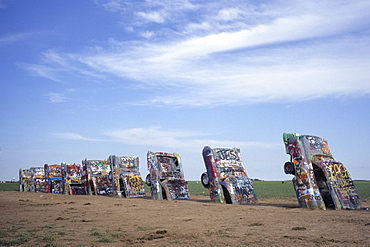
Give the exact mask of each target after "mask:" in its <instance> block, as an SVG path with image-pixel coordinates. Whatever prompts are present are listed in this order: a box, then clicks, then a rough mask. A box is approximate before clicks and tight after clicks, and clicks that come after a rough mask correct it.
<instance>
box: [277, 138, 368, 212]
mask: <svg viewBox="0 0 370 247" xmlns="http://www.w3.org/2000/svg"><path fill="white" fill-rule="evenodd" d="M283 140H284V145H285V149H286V153H287V154H289V155H290V161H288V162H286V163H285V164H284V172H285V173H286V174H291V175H294V177H293V179H292V181H293V185H294V190H295V191H296V195H297V199H298V203H299V206H300V207H303V208H312V209H316V208H319V209H327V208H333V209H358V208H360V207H361V202H360V199H359V196H358V193H357V191H356V188H355V185H354V183H353V181H352V179H351V176H350V174H349V172H348V170H347V169H346V168H345V166H344V165H343V164H342V163H341V162H339V161H336V160H335V159H334V157H333V155H332V153H331V151H330V149H329V146H328V143H327V141H326V140H325V139H323V138H321V137H317V136H312V135H302V134H296V133H284V134H283Z"/></svg>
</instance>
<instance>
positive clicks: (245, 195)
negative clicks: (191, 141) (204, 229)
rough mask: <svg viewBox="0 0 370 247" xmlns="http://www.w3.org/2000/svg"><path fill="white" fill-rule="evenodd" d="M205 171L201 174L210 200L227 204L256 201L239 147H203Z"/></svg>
mask: <svg viewBox="0 0 370 247" xmlns="http://www.w3.org/2000/svg"><path fill="white" fill-rule="evenodd" d="M202 154H203V159H204V164H205V166H206V170H207V172H204V173H203V174H202V175H201V182H202V185H203V186H204V187H205V188H207V189H208V191H209V195H210V198H211V200H212V201H215V202H221V203H224V202H226V203H228V204H250V203H256V202H258V199H257V196H256V193H255V190H254V186H253V183H252V181H251V179H250V178H249V177H248V175H247V172H246V170H245V168H244V166H243V161H242V158H241V154H240V149H239V148H233V149H229V148H211V147H209V146H205V147H204V148H203V152H202Z"/></svg>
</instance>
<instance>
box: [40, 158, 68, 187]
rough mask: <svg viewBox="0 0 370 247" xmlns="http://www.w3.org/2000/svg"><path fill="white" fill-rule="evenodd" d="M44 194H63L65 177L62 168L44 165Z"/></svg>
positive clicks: (56, 165) (55, 165)
mask: <svg viewBox="0 0 370 247" xmlns="http://www.w3.org/2000/svg"><path fill="white" fill-rule="evenodd" d="M44 170H45V185H46V193H57V194H64V190H65V177H64V171H63V167H62V166H61V165H58V164H54V165H48V164H45V165H44Z"/></svg>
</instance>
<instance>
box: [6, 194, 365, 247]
mask: <svg viewBox="0 0 370 247" xmlns="http://www.w3.org/2000/svg"><path fill="white" fill-rule="evenodd" d="M362 204H363V207H370V203H369V202H367V201H362ZM0 223H1V225H0V243H1V244H0V246H1V245H8V246H9V245H14V246H16V245H18V246H370V211H369V210H364V209H361V210H340V211H335V210H326V211H323V210H310V209H303V208H299V207H298V204H297V201H296V199H295V198H288V199H260V202H259V203H258V204H257V205H228V204H219V203H213V202H211V201H210V200H209V197H208V196H194V195H193V196H191V200H190V201H158V200H152V199H151V198H150V197H149V196H147V197H145V198H114V197H103V196H76V195H73V196H70V195H59V194H44V193H33V192H23V193H21V192H15V191H0Z"/></svg>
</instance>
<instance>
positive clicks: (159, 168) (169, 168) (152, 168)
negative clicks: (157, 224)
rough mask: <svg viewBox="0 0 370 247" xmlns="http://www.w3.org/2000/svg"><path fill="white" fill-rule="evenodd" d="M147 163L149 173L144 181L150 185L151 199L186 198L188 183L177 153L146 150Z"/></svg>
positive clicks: (187, 197) (187, 195)
mask: <svg viewBox="0 0 370 247" xmlns="http://www.w3.org/2000/svg"><path fill="white" fill-rule="evenodd" d="M147 164H148V170H149V174H148V175H147V177H146V183H147V185H148V186H150V192H151V195H152V198H153V199H158V200H165V199H167V200H188V199H190V198H189V189H188V183H187V181H186V180H185V178H184V172H183V169H182V164H181V156H180V155H179V154H176V153H174V154H170V153H163V152H155V153H153V152H150V151H149V152H148V154H147Z"/></svg>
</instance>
